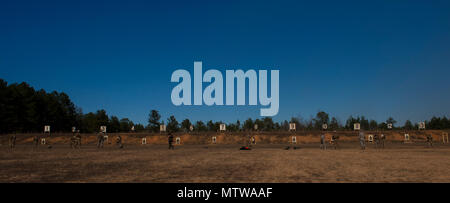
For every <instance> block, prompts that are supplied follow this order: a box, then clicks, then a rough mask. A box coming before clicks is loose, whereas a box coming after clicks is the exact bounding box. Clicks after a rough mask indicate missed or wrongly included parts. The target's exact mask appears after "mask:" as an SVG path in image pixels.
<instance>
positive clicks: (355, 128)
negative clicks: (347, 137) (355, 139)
mask: <svg viewBox="0 0 450 203" xmlns="http://www.w3.org/2000/svg"><path fill="white" fill-rule="evenodd" d="M360 129H361V124H359V123H355V124H353V130H360Z"/></svg>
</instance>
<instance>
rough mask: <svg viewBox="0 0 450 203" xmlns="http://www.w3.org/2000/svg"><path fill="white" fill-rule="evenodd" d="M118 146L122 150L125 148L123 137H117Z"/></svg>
mask: <svg viewBox="0 0 450 203" xmlns="http://www.w3.org/2000/svg"><path fill="white" fill-rule="evenodd" d="M116 143H117V145H119V148H120V149H122V148H123V144H122V136H120V135H119V136H117V140H116Z"/></svg>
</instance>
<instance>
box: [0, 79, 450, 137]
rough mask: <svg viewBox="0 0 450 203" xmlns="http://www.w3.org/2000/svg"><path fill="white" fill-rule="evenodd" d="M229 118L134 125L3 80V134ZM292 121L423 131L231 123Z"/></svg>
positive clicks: (178, 126)
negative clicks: (46, 126)
mask: <svg viewBox="0 0 450 203" xmlns="http://www.w3.org/2000/svg"><path fill="white" fill-rule="evenodd" d="M222 123H223V122H217V121H216V122H213V121H212V120H210V121H207V122H206V123H204V122H203V121H196V122H194V123H191V121H190V120H189V119H185V120H183V121H182V122H181V123H179V122H178V121H177V119H176V118H175V117H174V116H170V117H169V118H168V119H167V121H166V122H165V121H161V115H160V113H159V112H158V111H157V110H151V111H150V113H149V119H148V125H146V126H144V125H142V124H134V123H133V122H132V121H131V120H129V119H128V118H122V119H119V118H118V117H116V116H108V115H107V113H106V111H105V110H103V109H102V110H98V111H97V112H95V113H94V112H90V113H87V114H83V112H82V110H81V108H78V107H77V106H76V105H75V104H74V103H73V102H72V101H71V100H70V98H69V96H68V95H67V94H66V93H64V92H61V93H59V92H56V91H53V92H51V93H48V92H46V91H45V90H43V89H41V90H38V91H36V90H35V89H34V88H33V87H31V86H30V85H29V84H27V83H25V82H22V83H20V84H17V83H13V84H9V85H8V83H7V82H6V81H4V80H3V79H0V133H3V134H4V133H14V132H17V133H37V132H42V131H43V130H44V126H45V125H50V126H51V131H52V132H70V131H71V130H72V127H73V126H75V127H76V128H77V129H78V130H80V131H81V132H83V133H94V132H98V131H99V126H102V125H104V126H107V131H108V132H130V131H131V128H132V126H134V129H135V131H136V132H159V126H160V125H161V124H165V125H166V126H167V130H168V131H171V132H178V131H190V128H191V126H192V127H193V130H194V131H200V132H205V131H214V132H215V131H218V130H219V128H220V124H222ZM289 123H296V128H297V130H321V129H322V124H327V125H328V130H352V129H353V124H354V123H360V124H361V128H362V129H365V130H381V129H384V130H387V128H388V127H387V126H388V124H389V123H391V124H393V128H394V129H406V130H413V129H418V124H417V123H414V124H413V123H412V122H411V121H409V120H407V121H406V122H405V124H403V126H397V125H396V124H397V121H395V120H394V119H393V118H392V117H389V118H388V119H387V120H386V121H384V122H381V123H378V122H377V121H375V120H368V119H366V118H365V117H364V116H358V117H356V118H355V117H352V116H350V117H349V118H348V119H347V120H346V122H345V124H341V122H340V121H339V120H338V119H337V118H336V117H331V118H330V116H329V114H328V113H326V112H324V111H319V112H318V113H317V114H316V116H315V117H314V118H311V119H308V120H304V119H302V118H297V117H293V118H291V120H289V121H288V120H285V121H282V122H274V121H273V120H272V118H270V117H265V118H262V119H255V120H253V119H251V118H249V119H247V120H245V121H244V122H243V123H241V121H239V120H238V121H236V122H234V123H228V124H227V127H226V128H227V131H232V132H233V131H234V132H235V131H241V130H254V129H255V125H257V126H258V130H260V131H284V130H289ZM425 123H426V128H427V129H450V121H449V119H447V117H445V116H444V117H442V118H441V117H433V118H431V119H430V120H428V121H425Z"/></svg>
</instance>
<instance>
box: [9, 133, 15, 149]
mask: <svg viewBox="0 0 450 203" xmlns="http://www.w3.org/2000/svg"><path fill="white" fill-rule="evenodd" d="M15 147H16V135H15V134H14V135H11V137H9V148H11V149H14V148H15Z"/></svg>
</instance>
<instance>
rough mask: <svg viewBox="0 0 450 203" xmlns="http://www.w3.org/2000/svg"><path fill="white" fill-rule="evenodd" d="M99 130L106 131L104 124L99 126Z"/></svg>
mask: <svg viewBox="0 0 450 203" xmlns="http://www.w3.org/2000/svg"><path fill="white" fill-rule="evenodd" d="M100 132H102V133H106V126H104V125H102V126H100Z"/></svg>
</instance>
